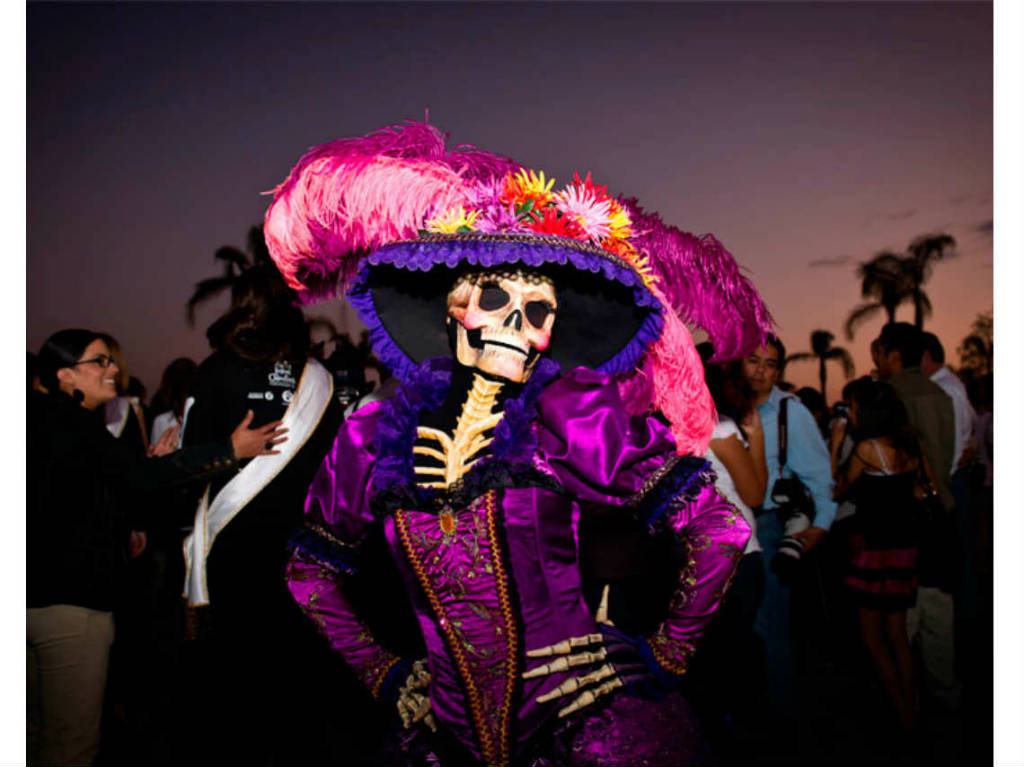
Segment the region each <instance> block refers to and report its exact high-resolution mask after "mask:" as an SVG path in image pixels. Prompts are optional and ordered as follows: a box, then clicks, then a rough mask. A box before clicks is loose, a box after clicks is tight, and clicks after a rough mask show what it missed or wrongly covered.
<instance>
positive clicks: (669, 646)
mask: <svg viewBox="0 0 1024 767" xmlns="http://www.w3.org/2000/svg"><path fill="white" fill-rule="evenodd" d="M386 415H387V411H386V406H385V405H382V404H380V403H375V404H372V405H368V406H367V407H365V408H363V409H361V410H359V411H357V412H356V413H355V414H354V415H353V416H352V417H351V418H350V419H349V420H348V421H347V422H346V423H345V424H344V425H343V427H342V429H341V431H340V432H339V434H338V438H337V440H336V441H335V444H334V446H333V448H332V450H331V452H330V453H329V454H328V456H327V457H326V458H325V459H324V462H323V464H322V466H321V469H320V471H319V473H318V475H317V477H316V479H315V480H314V482H313V485H312V486H311V488H310V492H309V496H308V498H307V506H306V510H307V516H308V518H309V519H310V522H311V527H312V528H313V529H314V530H315V531H316V535H314V536H313V538H315V539H316V540H315V541H314V542H313V543H310V544H309V545H300V546H297V547H296V551H295V553H294V555H293V557H292V561H291V564H290V568H289V587H290V588H291V591H292V594H293V596H294V597H295V599H296V600H297V602H298V603H299V604H300V605H301V606H302V607H303V608H304V609H305V610H306V612H307V613H308V614H309V615H310V617H311V618H312V619H313V620H315V621H316V622H317V624H318V626H319V627H320V630H321V631H322V632H323V633H324V634H325V636H327V637H328V639H329V640H330V641H331V643H332V645H333V646H334V647H335V648H336V649H337V650H338V652H340V653H341V654H342V656H343V657H344V658H345V660H346V661H347V662H348V663H349V664H350V665H352V666H353V667H354V668H355V670H356V671H357V673H359V674H360V676H361V678H362V679H363V681H364V682H365V683H366V684H367V686H368V687H369V688H370V689H371V690H372V691H374V693H375V694H376V693H377V691H379V689H380V686H381V684H382V682H383V680H384V678H385V676H386V675H387V672H388V671H389V670H390V669H391V668H392V667H393V666H394V664H395V663H396V661H397V660H398V659H397V658H396V657H395V656H394V655H393V654H391V653H389V652H388V651H387V650H386V649H385V648H382V647H381V646H380V645H378V644H377V643H376V641H375V640H374V638H373V637H372V635H371V634H370V633H369V631H368V630H367V629H366V627H365V626H364V625H363V624H362V623H361V622H360V621H359V619H358V617H357V616H356V615H355V613H354V611H353V610H352V608H351V606H350V605H349V603H348V601H347V600H346V598H345V594H344V574H345V573H346V572H349V571H351V570H352V569H355V568H356V567H358V544H359V542H360V540H361V539H362V538H363V536H364V534H365V533H366V532H367V530H368V528H369V527H370V526H371V525H375V524H383V525H384V530H385V534H386V537H387V540H388V542H389V544H390V546H391V548H392V551H393V553H394V555H395V559H396V561H397V562H398V563H399V566H400V569H401V570H402V571H403V574H404V577H405V579H406V582H407V585H408V587H409V591H410V594H411V596H412V600H413V606H414V609H415V611H416V615H417V619H418V621H419V626H420V629H421V631H422V633H423V637H424V640H425V644H426V647H427V651H428V663H429V668H430V673H431V679H432V681H431V689H430V699H431V704H432V707H433V711H434V714H435V716H436V717H437V719H438V721H439V722H441V723H442V724H443V726H445V727H446V728H447V729H449V731H450V732H451V733H452V734H454V735H455V736H456V737H457V738H458V739H459V740H460V741H461V742H462V743H463V744H464V745H465V746H466V747H467V748H468V749H469V750H470V751H471V752H472V753H473V754H475V755H476V756H477V757H478V758H480V759H481V760H482V761H483V762H485V763H487V764H507V763H508V762H509V760H510V757H511V755H513V754H515V753H516V752H517V751H519V750H520V749H521V748H522V746H523V745H524V744H525V743H526V742H527V741H528V740H529V739H530V737H531V735H533V734H534V733H535V732H536V731H537V730H538V728H540V727H541V726H542V725H544V724H545V723H547V722H549V721H551V720H552V719H554V718H555V717H556V715H557V711H558V709H559V708H561V707H562V706H564V705H566V703H567V702H568V701H569V700H571V697H570V698H569V699H562V700H554V701H550V702H548V703H545V704H538V703H537V702H536V700H535V699H536V697H537V696H538V695H541V694H543V693H545V692H547V691H549V690H551V689H553V688H554V687H556V686H557V685H558V684H560V683H561V682H563V681H564V680H565V679H566V677H567V676H568V675H573V676H575V675H577V674H578V672H576V671H571V672H563V673H561V674H553V675H550V676H543V677H539V678H536V679H529V680H521V679H520V676H521V674H522V672H523V671H526V670H528V669H530V668H533V667H535V666H537V665H540V664H541V663H542V662H543V661H542V660H533V659H527V658H526V657H525V652H526V651H527V650H532V649H535V648H538V647H543V646H546V645H550V644H553V643H555V642H558V641H561V640H563V639H566V638H568V637H574V636H581V635H584V634H588V633H592V632H594V631H596V630H597V627H596V624H595V622H594V619H593V617H592V616H591V614H590V613H589V611H588V609H587V607H586V604H585V603H584V601H583V595H582V587H581V583H580V574H579V568H578V561H579V556H578V550H577V549H578V546H577V537H576V531H577V522H578V519H579V515H580V506H579V503H578V501H585V502H587V503H588V504H599V505H603V506H605V507H607V506H614V507H618V508H620V509H621V513H623V514H634V515H638V516H639V517H640V518H641V519H642V520H643V521H645V522H646V523H647V524H648V526H649V527H650V528H651V529H652V530H654V529H658V530H661V531H663V532H665V533H666V534H671V535H679V536H683V537H685V538H687V539H689V540H691V541H692V544H693V545H690V546H688V549H687V550H688V552H689V556H688V560H687V563H686V567H684V568H683V571H682V572H681V574H680V581H679V587H678V589H677V591H676V595H675V598H674V599H673V603H672V605H671V606H670V609H669V612H668V617H667V618H666V620H665V622H664V623H663V624H662V625H661V627H659V629H658V630H657V631H656V632H655V634H654V636H652V637H650V638H649V641H650V645H651V647H652V650H653V652H654V655H655V657H656V658H657V659H658V661H659V663H661V664H662V665H663V666H664V667H665V668H666V669H668V670H669V671H671V672H673V673H681V672H682V671H684V670H685V666H686V663H687V661H688V659H689V656H690V655H691V654H692V651H693V648H694V645H695V642H696V639H697V637H698V636H699V634H700V632H701V630H702V629H703V626H704V625H705V624H706V623H707V621H708V620H709V619H710V617H711V614H712V613H713V611H714V609H715V608H716V607H717V605H718V603H719V602H720V600H721V597H722V595H723V593H724V590H725V588H726V586H727V583H728V580H729V578H730V577H731V574H732V572H733V569H734V567H735V563H736V562H737V561H738V559H739V557H740V556H741V555H742V551H743V547H744V545H745V544H746V541H747V538H748V536H749V528H748V527H747V525H746V523H745V522H744V521H743V519H742V517H741V516H740V515H739V513H738V512H737V511H736V510H735V508H734V507H732V506H731V505H730V504H728V503H726V502H725V501H723V500H722V499H721V497H720V496H718V494H717V492H716V491H715V490H714V487H713V485H712V484H711V483H710V475H709V474H708V472H707V470H706V468H705V467H704V466H703V464H701V462H699V461H694V459H686V460H688V461H689V463H686V460H680V457H679V456H677V455H676V454H675V452H674V444H673V442H672V439H671V435H670V433H669V431H668V429H667V427H665V426H664V425H663V424H662V423H661V422H659V421H658V420H657V419H655V418H653V417H630V416H628V415H627V413H626V411H625V408H623V407H622V405H621V402H620V400H619V399H618V393H617V390H616V388H615V386H614V384H612V383H611V382H610V380H609V378H608V377H607V376H605V375H603V374H600V373H594V372H593V371H589V370H585V369H582V368H579V369H577V370H574V371H571V372H570V373H569V374H567V375H565V376H563V377H562V378H560V379H558V380H557V381H555V382H553V383H551V384H549V385H548V386H547V387H546V388H545V389H544V390H543V392H541V393H540V396H539V397H538V398H537V400H536V418H535V420H534V421H533V424H532V427H531V429H529V430H528V437H529V439H530V440H531V445H530V447H531V448H532V449H531V452H532V456H533V461H532V471H533V474H532V476H533V477H534V479H532V480H523V481H521V482H513V483H511V486H509V483H508V482H507V481H506V482H505V483H503V485H502V486H492V487H487V484H486V483H481V484H480V492H479V493H478V494H476V495H475V496H473V497H471V498H468V499H465V502H464V503H461V504H453V503H442V502H439V501H435V502H434V503H432V504H430V505H427V504H424V507H423V508H411V507H404V506H403V507H401V508H398V509H396V510H394V511H392V512H390V513H387V514H383V515H380V516H382V519H381V520H380V522H378V520H377V517H376V516H375V515H374V513H373V512H372V511H371V503H370V501H371V498H370V496H371V494H372V492H371V489H370V488H371V486H372V485H373V472H374V466H375V463H376V462H377V461H378V459H379V458H380V455H381V454H382V453H383V452H384V451H385V450H386V449H387V446H386V445H382V443H381V440H380V439H376V440H375V434H376V432H377V430H378V427H379V426H380V424H381V422H382V418H384V417H385V416H386ZM495 452H498V451H495ZM518 476H523V475H522V473H521V472H520V474H519V475H518ZM536 478H539V480H538V479H536ZM465 479H466V480H467V484H470V482H469V480H470V479H471V477H470V476H469V475H467V477H466V478H465ZM383 489H384V488H377V490H378V491H380V490H383ZM412 497H415V496H412ZM378 514H379V512H378Z"/></svg>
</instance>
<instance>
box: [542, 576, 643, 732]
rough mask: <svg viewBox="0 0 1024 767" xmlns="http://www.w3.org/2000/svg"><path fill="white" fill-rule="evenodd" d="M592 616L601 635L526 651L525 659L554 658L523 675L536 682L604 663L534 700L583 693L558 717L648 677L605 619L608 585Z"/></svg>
mask: <svg viewBox="0 0 1024 767" xmlns="http://www.w3.org/2000/svg"><path fill="white" fill-rule="evenodd" d="M595 617H596V620H597V622H598V625H599V626H600V627H601V631H600V632H596V633H593V634H586V635H584V636H579V637H569V638H568V639H563V640H562V641H561V642H556V643H555V644H553V645H548V646H547V647H540V648H537V649H535V650H528V651H527V653H526V657H527V658H549V657H554V656H557V657H555V660H553V661H550V662H548V663H545V664H543V665H541V666H538V667H537V668H533V669H530V670H529V671H527V672H525V673H524V674H523V679H535V678H537V677H541V676H548V675H550V674H557V673H560V672H562V671H568V670H569V669H571V668H576V667H578V666H592V665H596V664H598V663H602V662H603V661H607V662H604V663H602V665H600V666H598V667H597V668H595V669H593V670H592V671H588V672H587V673H584V674H581V675H580V676H574V677H570V678H569V679H566V680H565V681H564V682H562V684H560V685H559V686H558V687H556V688H555V689H553V690H551V691H550V692H547V693H545V694H544V695H540V696H538V697H537V702H538V703H547V702H548V701H550V700H555V699H556V698H561V697H564V696H566V695H572V694H573V693H575V692H579V691H581V690H582V692H580V694H579V695H577V696H576V698H575V700H573V701H572V702H571V703H570V704H569V705H567V706H564V707H562V708H561V709H559V711H558V716H559V718H563V717H566V716H569V714H572V713H574V712H576V711H579V710H580V709H581V708H583V707H584V706H589V705H590V704H592V703H594V702H595V701H596V700H597V699H598V698H601V697H603V696H605V695H607V694H608V693H610V692H612V691H613V690H616V689H618V688H619V687H624V686H626V685H628V684H630V683H631V682H633V681H637V680H641V679H643V678H645V677H647V676H649V672H648V670H647V667H646V665H645V664H644V662H643V660H642V659H641V658H640V657H639V656H638V655H637V654H636V651H635V649H634V648H633V646H632V645H631V644H630V642H629V641H628V640H627V639H626V638H625V637H624V636H623V635H622V634H621V633H620V632H618V631H616V630H615V628H614V624H613V623H612V622H611V621H609V620H608V586H605V587H604V592H603V593H602V595H601V605H600V607H599V608H598V610H597V615H596V616H595ZM585 648H586V649H585ZM612 656H614V657H615V658H616V662H615V664H612V663H611V660H610V658H611V657H612ZM591 685H593V686H591Z"/></svg>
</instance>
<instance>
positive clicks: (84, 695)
mask: <svg viewBox="0 0 1024 767" xmlns="http://www.w3.org/2000/svg"><path fill="white" fill-rule="evenodd" d="M26 612H27V615H26V622H25V628H26V640H27V645H26V659H25V660H26V671H27V673H28V679H27V685H26V687H27V694H28V701H27V704H28V707H27V715H28V723H27V741H28V742H27V750H28V754H27V762H28V764H29V765H30V766H31V767H35V765H91V764H92V763H93V760H94V759H95V758H96V752H97V751H98V750H99V746H100V716H101V715H102V713H103V693H104V690H105V688H106V683H107V663H108V661H109V658H110V645H111V644H113V642H114V616H113V613H109V612H101V611H98V610H89V609H88V608H85V607H76V606H75V605H52V606H50V607H34V608H30V609H29V610H27V611H26Z"/></svg>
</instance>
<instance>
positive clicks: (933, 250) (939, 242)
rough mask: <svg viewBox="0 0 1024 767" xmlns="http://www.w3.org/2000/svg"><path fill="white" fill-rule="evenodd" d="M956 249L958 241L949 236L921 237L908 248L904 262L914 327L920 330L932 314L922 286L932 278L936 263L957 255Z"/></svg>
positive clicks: (929, 235)
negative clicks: (925, 319)
mask: <svg viewBox="0 0 1024 767" xmlns="http://www.w3.org/2000/svg"><path fill="white" fill-rule="evenodd" d="M955 248H956V240H955V239H953V237H952V236H951V235H948V234H924V235H921V236H920V237H918V238H916V239H915V240H914V241H913V242H911V243H910V246H909V247H908V248H907V257H906V258H905V259H904V262H905V264H906V274H907V278H908V279H909V280H910V285H911V300H912V301H913V303H914V325H915V326H916V327H917V329H918V330H921V329H923V328H924V318H925V317H926V316H928V315H930V314H931V313H932V305H931V302H930V301H929V300H928V296H926V295H925V294H924V291H922V290H921V285H922V284H923V283H924V282H925V281H926V280H927V279H928V277H930V276H931V271H932V268H933V266H934V264H935V262H936V261H941V260H943V259H945V258H952V257H953V256H954V255H956V251H955Z"/></svg>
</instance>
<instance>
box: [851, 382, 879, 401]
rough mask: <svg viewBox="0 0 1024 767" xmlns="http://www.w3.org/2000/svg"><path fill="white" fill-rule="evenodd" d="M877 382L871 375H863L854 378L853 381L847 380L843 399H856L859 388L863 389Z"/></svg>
mask: <svg viewBox="0 0 1024 767" xmlns="http://www.w3.org/2000/svg"><path fill="white" fill-rule="evenodd" d="M874 382H875V379H873V378H872V377H871V376H861V377H860V378H854V379H853V380H852V381H849V382H847V384H846V385H845V386H844V387H843V399H844V400H846V401H847V402H849V401H851V400H852V399H854V397H855V396H856V393H857V390H858V389H863V388H864V387H865V386H870V385H871V384H873V383H874Z"/></svg>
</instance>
